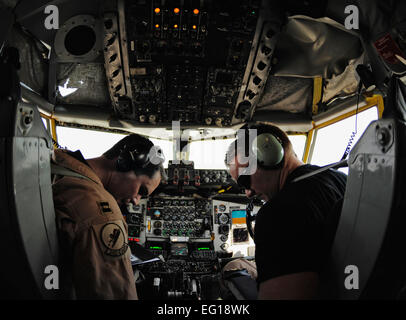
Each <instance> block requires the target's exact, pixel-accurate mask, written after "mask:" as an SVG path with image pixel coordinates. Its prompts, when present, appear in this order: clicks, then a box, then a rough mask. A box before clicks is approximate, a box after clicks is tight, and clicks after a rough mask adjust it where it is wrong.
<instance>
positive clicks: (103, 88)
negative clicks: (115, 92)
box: [56, 63, 111, 108]
mask: <svg viewBox="0 0 406 320" xmlns="http://www.w3.org/2000/svg"><path fill="white" fill-rule="evenodd" d="M57 78H58V81H57V96H56V97H57V103H59V104H78V105H90V106H98V107H107V108H109V105H110V103H111V102H110V97H109V94H108V90H107V80H106V73H105V71H104V67H103V65H102V64H98V63H85V64H77V63H60V64H58V76H57Z"/></svg>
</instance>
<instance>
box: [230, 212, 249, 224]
mask: <svg viewBox="0 0 406 320" xmlns="http://www.w3.org/2000/svg"><path fill="white" fill-rule="evenodd" d="M246 217H247V211H245V210H234V211H232V212H231V221H232V223H233V224H244V223H247V220H246Z"/></svg>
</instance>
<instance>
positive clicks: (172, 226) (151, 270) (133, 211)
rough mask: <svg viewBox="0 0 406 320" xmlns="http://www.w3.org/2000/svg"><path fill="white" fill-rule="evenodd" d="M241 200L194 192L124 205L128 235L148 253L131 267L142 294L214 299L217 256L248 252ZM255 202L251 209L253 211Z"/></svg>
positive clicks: (131, 242) (250, 252)
mask: <svg viewBox="0 0 406 320" xmlns="http://www.w3.org/2000/svg"><path fill="white" fill-rule="evenodd" d="M245 209H246V205H245V204H241V203H234V202H228V201H223V200H212V199H208V198H197V197H183V196H181V197H173V196H155V197H150V198H149V199H142V200H141V202H140V203H139V204H138V205H133V204H129V205H128V207H127V216H126V220H127V224H128V240H129V246H130V248H131V251H132V253H133V254H134V255H135V256H137V252H139V251H140V247H142V248H143V249H145V250H147V251H148V252H149V253H150V254H151V257H155V259H149V261H147V262H146V263H139V264H137V265H136V266H135V268H136V269H137V270H138V271H139V272H141V273H142V275H143V277H144V280H143V281H142V283H139V284H137V287H140V290H139V292H140V294H141V295H143V296H142V297H141V298H142V299H149V298H151V299H156V297H157V295H158V296H159V297H161V298H166V299H178V298H182V299H197V298H199V299H217V298H218V296H216V295H217V294H219V290H216V289H215V288H218V283H219V279H220V276H221V263H220V262H221V259H223V258H236V257H245V256H253V255H254V254H255V252H254V242H253V240H252V239H251V238H250V236H249V234H248V231H247V224H246V220H245V213H246V211H245ZM258 209H259V208H258V207H255V209H254V211H258Z"/></svg>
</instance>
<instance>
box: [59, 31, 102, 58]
mask: <svg viewBox="0 0 406 320" xmlns="http://www.w3.org/2000/svg"><path fill="white" fill-rule="evenodd" d="M95 43H96V34H95V32H94V30H93V29H92V28H90V27H88V26H84V25H81V26H77V27H74V28H72V29H71V30H70V31H69V32H68V33H67V35H66V37H65V48H66V50H67V51H68V52H69V53H70V54H72V55H74V56H82V55H84V54H86V53H88V52H89V51H90V50H92V48H93V46H94V45H95Z"/></svg>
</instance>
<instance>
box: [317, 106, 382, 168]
mask: <svg viewBox="0 0 406 320" xmlns="http://www.w3.org/2000/svg"><path fill="white" fill-rule="evenodd" d="M377 119H378V109H377V107H372V108H369V109H367V110H365V111H363V112H360V113H358V116H357V122H355V115H353V116H351V117H349V118H346V119H344V120H341V121H339V122H336V123H334V124H331V125H329V126H326V127H324V128H320V129H318V130H317V135H316V142H315V146H314V151H313V155H312V157H311V159H310V161H309V162H310V163H311V164H315V165H319V166H323V165H327V164H330V163H333V162H337V161H339V160H340V159H341V157H342V156H343V154H344V152H345V149H346V147H347V145H348V143H349V140H350V137H351V134H352V133H353V132H355V130H356V134H355V135H354V138H353V141H352V144H351V148H352V147H353V146H354V145H355V144H356V143H357V141H358V139H359V138H360V137H361V136H362V134H363V133H364V131H365V129H366V128H367V127H368V125H369V124H370V123H371V121H374V120H377ZM356 124H357V128H355V125H356ZM340 170H342V171H343V172H345V173H348V168H343V169H340Z"/></svg>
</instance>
